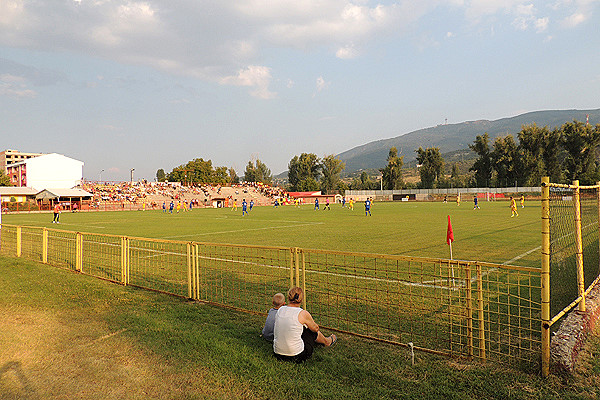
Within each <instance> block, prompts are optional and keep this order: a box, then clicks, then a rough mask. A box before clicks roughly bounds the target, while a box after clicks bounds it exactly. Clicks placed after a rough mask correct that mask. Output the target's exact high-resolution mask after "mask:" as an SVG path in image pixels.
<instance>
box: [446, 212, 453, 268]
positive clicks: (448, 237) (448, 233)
mask: <svg viewBox="0 0 600 400" xmlns="http://www.w3.org/2000/svg"><path fill="white" fill-rule="evenodd" d="M452 242H454V231H452V223H451V222H450V216H449V215H448V230H447V231H446V243H448V246H450V259H451V260H452Z"/></svg>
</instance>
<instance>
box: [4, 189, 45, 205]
mask: <svg viewBox="0 0 600 400" xmlns="http://www.w3.org/2000/svg"><path fill="white" fill-rule="evenodd" d="M36 194H37V191H36V190H35V189H32V188H27V187H14V186H0V203H25V202H26V201H28V200H33V199H35V195H36Z"/></svg>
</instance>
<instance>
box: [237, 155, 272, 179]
mask: <svg viewBox="0 0 600 400" xmlns="http://www.w3.org/2000/svg"><path fill="white" fill-rule="evenodd" d="M244 180H245V181H246V182H262V183H265V184H267V185H270V184H272V183H273V175H272V174H271V170H270V169H269V168H267V165H266V164H265V163H263V162H262V161H260V160H258V159H257V160H256V163H252V161H248V165H246V171H245V172H244Z"/></svg>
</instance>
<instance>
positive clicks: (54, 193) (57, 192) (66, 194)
mask: <svg viewBox="0 0 600 400" xmlns="http://www.w3.org/2000/svg"><path fill="white" fill-rule="evenodd" d="M61 197H62V198H73V197H92V194H91V193H89V192H86V191H85V190H83V189H44V190H42V191H41V192H39V193H38V194H37V195H36V196H35V198H36V199H38V200H40V199H56V198H61Z"/></svg>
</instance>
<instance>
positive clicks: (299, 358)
mask: <svg viewBox="0 0 600 400" xmlns="http://www.w3.org/2000/svg"><path fill="white" fill-rule="evenodd" d="M317 335H318V333H317V332H313V331H311V330H310V329H308V328H307V327H304V329H303V330H302V336H301V338H302V341H303V342H304V350H303V351H302V353H300V354H296V355H295V356H283V355H281V354H275V357H276V358H277V359H278V360H282V361H292V362H296V363H301V362H304V361H306V360H308V359H309V358H310V357H311V356H312V354H313V351H314V350H315V344H316V341H317Z"/></svg>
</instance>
